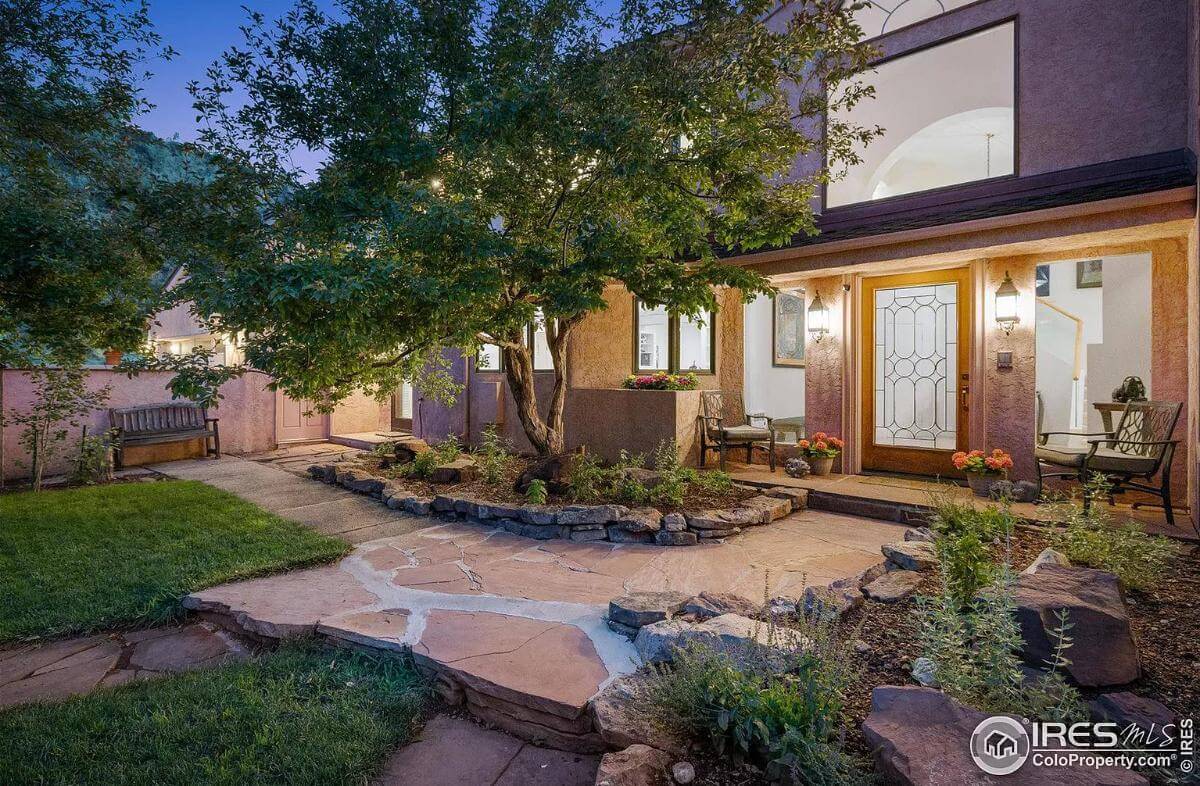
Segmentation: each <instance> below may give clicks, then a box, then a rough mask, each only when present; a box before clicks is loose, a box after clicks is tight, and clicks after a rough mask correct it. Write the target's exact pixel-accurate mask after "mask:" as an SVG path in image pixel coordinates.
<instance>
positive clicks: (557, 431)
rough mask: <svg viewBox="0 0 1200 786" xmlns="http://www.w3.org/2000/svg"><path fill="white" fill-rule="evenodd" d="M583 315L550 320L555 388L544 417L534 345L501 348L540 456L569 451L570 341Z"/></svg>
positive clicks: (524, 422)
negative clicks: (566, 433)
mask: <svg viewBox="0 0 1200 786" xmlns="http://www.w3.org/2000/svg"><path fill="white" fill-rule="evenodd" d="M581 318H582V316H572V317H566V318H562V319H557V320H547V321H546V341H547V343H548V344H549V345H550V356H551V358H552V360H553V361H554V389H553V390H552V391H551V393H550V405H549V407H548V409H547V412H546V417H545V418H543V417H542V414H541V412H539V411H538V398H537V389H536V387H535V386H534V373H533V348H532V347H530V346H528V345H527V344H526V343H525V342H523V341H522V342H520V343H516V342H513V343H511V344H508V345H506V346H503V347H502V348H501V352H502V353H503V355H504V375H505V377H506V378H507V379H508V387H509V390H511V391H512V395H513V400H514V401H515V402H516V404H517V417H518V418H520V420H521V426H522V428H524V429H525V436H527V437H528V438H529V442H530V444H532V445H533V448H534V450H536V451H537V452H538V455H540V456H553V455H557V454H559V453H562V452H564V451H565V450H566V440H565V437H564V434H563V410H564V409H565V407H566V402H567V344H568V343H569V342H570V338H571V332H572V330H574V328H575V325H576V324H578V323H579V320H580V319H581Z"/></svg>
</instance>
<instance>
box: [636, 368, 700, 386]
mask: <svg viewBox="0 0 1200 786" xmlns="http://www.w3.org/2000/svg"><path fill="white" fill-rule="evenodd" d="M698 386H699V380H698V379H696V375H695V374H693V373H691V372H688V373H686V374H668V373H667V372H665V371H656V372H655V373H653V374H630V375H629V376H627V377H625V380H624V381H623V382H621V387H623V388H626V389H628V390H695V389H696V388H697V387H698Z"/></svg>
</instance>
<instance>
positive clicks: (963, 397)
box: [958, 385, 971, 410]
mask: <svg viewBox="0 0 1200 786" xmlns="http://www.w3.org/2000/svg"><path fill="white" fill-rule="evenodd" d="M958 403H959V406H961V407H962V408H963V409H968V410H969V409H970V408H971V389H970V388H968V387H967V386H966V385H963V386H962V387H961V388H959V389H958Z"/></svg>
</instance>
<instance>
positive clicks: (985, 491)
mask: <svg viewBox="0 0 1200 786" xmlns="http://www.w3.org/2000/svg"><path fill="white" fill-rule="evenodd" d="M1000 480H1004V476H1003V475H981V474H979V473H978V472H968V473H967V484H968V485H969V486H970V487H971V491H973V492H975V496H977V497H990V496H991V494H992V486H993V485H994V484H995V483H996V482H997V481H1000Z"/></svg>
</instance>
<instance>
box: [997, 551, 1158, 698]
mask: <svg viewBox="0 0 1200 786" xmlns="http://www.w3.org/2000/svg"><path fill="white" fill-rule="evenodd" d="M1014 594H1015V601H1016V605H1017V620H1018V621H1019V622H1020V624H1021V636H1022V638H1023V639H1024V642H1025V646H1024V649H1023V650H1022V652H1021V655H1022V657H1023V658H1024V660H1025V662H1026V663H1028V664H1030V665H1032V666H1040V665H1042V664H1044V663H1046V662H1047V661H1049V660H1050V659H1051V658H1052V657H1053V652H1054V647H1055V642H1056V639H1055V636H1054V634H1053V631H1054V629H1055V628H1057V627H1058V626H1059V619H1058V616H1057V613H1058V612H1059V611H1060V610H1063V609H1065V610H1066V613H1067V622H1069V623H1070V624H1071V625H1072V628H1071V630H1070V636H1071V637H1072V639H1073V643H1072V645H1071V650H1070V652H1069V656H1070V660H1071V662H1070V663H1069V664H1068V665H1067V666H1065V667H1064V671H1065V672H1066V673H1067V674H1068V675H1069V676H1070V677H1071V679H1072V680H1074V681H1075V682H1077V683H1078V684H1080V685H1083V686H1086V687H1102V686H1106V685H1124V684H1125V683H1127V682H1132V681H1133V680H1136V679H1137V678H1138V677H1140V676H1141V673H1142V672H1141V665H1140V662H1139V660H1138V651H1137V643H1136V642H1135V641H1134V638H1133V630H1132V628H1131V627H1130V625H1129V616H1128V614H1127V613H1126V610H1125V600H1124V598H1123V597H1122V595H1121V587H1120V584H1119V583H1118V581H1117V577H1116V576H1114V575H1113V574H1111V573H1106V572H1105V571H1102V570H1092V569H1091V568H1068V567H1063V566H1061V565H1043V566H1042V567H1040V568H1039V569H1038V570H1037V572H1036V573H1025V574H1021V575H1020V576H1018V577H1017V581H1016V589H1015V593H1014Z"/></svg>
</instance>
